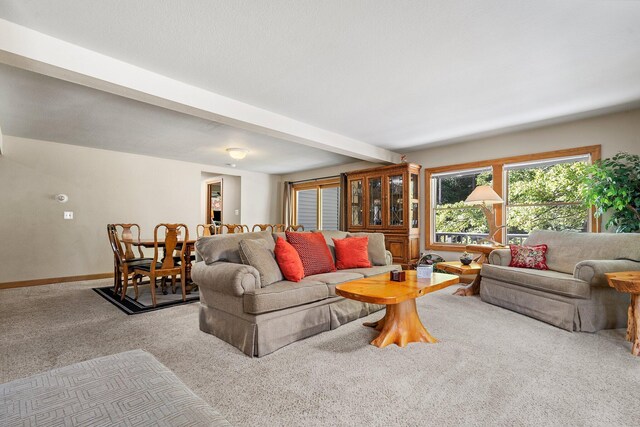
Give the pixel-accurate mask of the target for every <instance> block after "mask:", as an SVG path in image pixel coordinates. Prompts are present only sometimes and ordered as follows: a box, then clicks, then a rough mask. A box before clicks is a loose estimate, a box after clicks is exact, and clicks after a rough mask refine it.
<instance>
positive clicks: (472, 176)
mask: <svg viewBox="0 0 640 427" xmlns="http://www.w3.org/2000/svg"><path fill="white" fill-rule="evenodd" d="M432 180H433V187H434V189H435V195H434V196H435V197H434V217H435V239H434V242H436V243H445V244H447V243H449V244H451V243H454V244H462V245H468V244H470V243H478V242H479V241H480V240H481V239H482V238H484V237H486V236H487V233H488V232H489V230H488V228H487V221H486V219H485V217H484V214H483V213H482V211H481V210H480V208H478V207H475V206H469V205H465V204H464V200H465V199H466V198H467V197H468V196H469V194H471V192H472V191H473V190H474V188H476V186H478V185H492V181H493V174H492V170H491V168H482V169H476V170H468V171H459V172H449V173H441V174H434V175H433V176H432Z"/></svg>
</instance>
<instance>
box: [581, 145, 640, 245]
mask: <svg viewBox="0 0 640 427" xmlns="http://www.w3.org/2000/svg"><path fill="white" fill-rule="evenodd" d="M583 188H584V190H583V191H584V196H585V200H586V202H587V204H588V205H589V206H595V208H596V210H595V215H596V217H600V216H601V215H602V214H604V213H605V212H609V211H610V212H611V217H610V218H609V220H608V221H607V224H606V226H605V227H606V228H609V227H614V228H615V230H616V233H638V232H640V156H638V155H636V154H629V153H618V154H616V155H615V156H613V157H611V158H608V159H602V160H598V161H596V162H594V163H593V164H592V165H590V166H589V167H588V168H587V173H586V175H585V178H584V187H583Z"/></svg>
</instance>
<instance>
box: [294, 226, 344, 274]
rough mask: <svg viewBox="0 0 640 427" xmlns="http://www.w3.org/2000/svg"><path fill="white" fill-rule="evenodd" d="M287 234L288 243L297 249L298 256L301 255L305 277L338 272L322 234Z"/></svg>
mask: <svg viewBox="0 0 640 427" xmlns="http://www.w3.org/2000/svg"><path fill="white" fill-rule="evenodd" d="M286 234H287V241H288V242H289V243H291V245H292V246H293V247H294V248H296V251H297V252H298V255H300V259H301V260H302V266H303V267H304V275H305V276H311V275H313V274H319V273H328V272H330V271H336V266H335V264H334V263H333V257H332V256H331V252H330V251H329V247H328V246H327V242H326V241H325V239H324V236H323V235H322V233H318V232H312V233H298V232H292V231H287V232H286Z"/></svg>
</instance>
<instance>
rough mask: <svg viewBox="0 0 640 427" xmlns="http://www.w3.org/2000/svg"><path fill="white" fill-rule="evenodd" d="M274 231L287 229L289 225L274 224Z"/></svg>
mask: <svg viewBox="0 0 640 427" xmlns="http://www.w3.org/2000/svg"><path fill="white" fill-rule="evenodd" d="M271 227H272V228H271V229H272V230H273V232H274V233H276V232H284V231H285V230H286V229H287V226H286V225H284V224H273V225H272V226H271Z"/></svg>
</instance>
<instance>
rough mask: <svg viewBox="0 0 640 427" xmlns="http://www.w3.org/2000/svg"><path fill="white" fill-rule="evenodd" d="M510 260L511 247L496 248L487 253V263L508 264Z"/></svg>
mask: <svg viewBox="0 0 640 427" xmlns="http://www.w3.org/2000/svg"><path fill="white" fill-rule="evenodd" d="M510 262H511V249H496V250H493V251H491V253H490V254H489V264H493V265H504V266H508V265H509V263H510Z"/></svg>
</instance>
